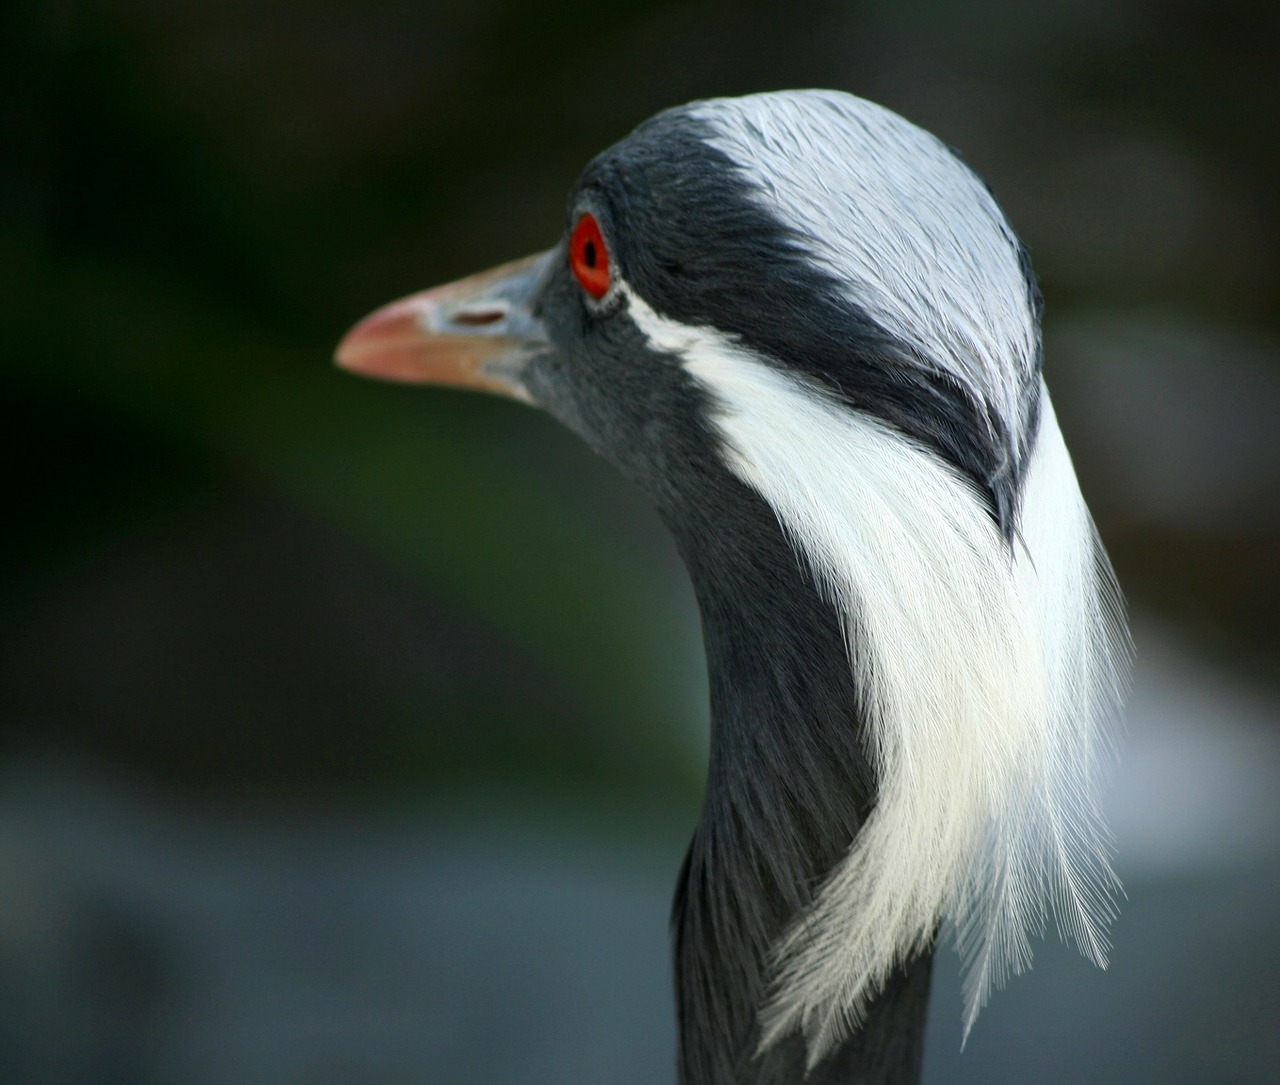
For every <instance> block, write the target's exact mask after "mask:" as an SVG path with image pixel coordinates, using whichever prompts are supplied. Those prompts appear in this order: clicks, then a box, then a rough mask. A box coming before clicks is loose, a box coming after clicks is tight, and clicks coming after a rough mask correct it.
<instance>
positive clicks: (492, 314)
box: [453, 306, 507, 327]
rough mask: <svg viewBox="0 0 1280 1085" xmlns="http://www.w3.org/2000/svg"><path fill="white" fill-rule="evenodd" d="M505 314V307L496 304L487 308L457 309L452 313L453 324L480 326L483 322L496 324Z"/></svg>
mask: <svg viewBox="0 0 1280 1085" xmlns="http://www.w3.org/2000/svg"><path fill="white" fill-rule="evenodd" d="M506 315H507V311H506V309H504V308H501V307H497V306H492V307H490V308H488V309H480V308H476V309H459V310H458V311H457V312H456V313H454V314H453V322H454V323H455V324H467V325H470V326H472V327H481V326H483V325H485V324H496V323H498V321H500V320H501V319H502V318H503V317H505V316H506Z"/></svg>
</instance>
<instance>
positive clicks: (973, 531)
mask: <svg viewBox="0 0 1280 1085" xmlns="http://www.w3.org/2000/svg"><path fill="white" fill-rule="evenodd" d="M628 302H629V306H630V312H631V316H632V319H633V320H635V322H636V324H637V325H638V326H639V327H640V328H641V329H642V330H643V331H644V332H645V334H646V335H647V336H648V337H649V339H650V340H651V341H652V342H653V343H654V344H655V345H656V346H658V347H659V348H660V349H662V350H664V351H666V352H668V353H671V354H673V355H675V356H677V357H679V358H680V359H681V360H682V362H683V364H684V366H685V367H686V369H687V370H688V371H689V372H690V373H691V374H692V375H693V376H694V377H695V378H696V379H697V380H698V381H699V382H700V383H701V384H702V385H703V386H704V387H705V388H706V390H707V391H708V393H709V394H710V397H711V400H712V403H713V418H714V423H715V425H716V426H717V427H718V429H719V432H720V435H721V437H722V439H723V442H724V455H725V458H726V461H727V463H728V465H729V467H730V469H731V470H733V471H734V472H735V473H736V474H737V475H738V476H739V477H740V478H741V479H742V480H743V481H744V482H746V483H748V484H749V485H750V486H752V487H753V488H754V489H755V490H756V491H757V492H759V493H760V494H761V496H763V497H764V499H765V500H766V501H768V502H769V504H770V505H771V506H772V507H773V508H774V510H775V512H776V513H777V515H778V518H779V521H780V523H781V524H782V525H783V527H784V530H785V531H786V532H787V533H788V535H789V537H790V538H791V540H792V543H793V545H794V547H795V550H796V553H797V555H798V557H799V559H800V560H802V561H804V562H807V563H809V565H810V567H811V568H812V570H813V572H814V574H815V578H816V579H817V581H818V582H819V583H820V584H821V585H822V586H823V590H824V591H825V593H826V594H827V595H828V596H829V598H830V599H831V600H832V601H833V602H834V603H836V605H837V606H838V608H839V610H840V613H841V614H842V615H844V619H845V623H846V629H845V632H846V637H847V644H848V651H849V661H850V666H851V667H852V668H853V669H854V673H855V678H856V681H857V684H858V687H859V689H860V690H861V691H862V694H863V696H864V698H865V704H864V705H863V706H861V707H862V708H863V709H864V712H865V715H866V717H867V718H868V719H869V721H870V734H869V736H868V740H869V743H870V746H871V750H870V753H871V756H872V760H873V763H874V765H875V767H876V771H877V777H878V781H879V786H878V795H877V800H876V804H875V807H874V809H873V810H872V812H871V814H870V817H869V818H868V820H867V822H866V824H865V825H864V826H863V829H862V831H861V832H860V833H859V834H858V836H857V838H856V839H855V841H854V843H853V845H852V847H851V848H850V850H849V852H848V854H847V855H846V857H845V859H844V860H843V861H842V862H841V863H840V864H838V866H837V867H836V869H835V870H834V871H833V872H832V873H831V875H830V876H829V878H828V880H827V882H826V884H825V885H824V886H823V887H822V889H821V890H820V892H819V893H818V895H817V898H816V900H815V901H814V903H813V905H812V906H811V908H810V909H809V910H808V911H807V912H806V913H804V914H803V915H802V916H800V917H799V918H798V919H797V920H796V921H795V923H794V924H793V925H792V927H791V928H790V930H788V931H787V932H786V934H785V935H784V936H783V938H782V939H781V941H780V942H779V943H778V945H777V946H776V948H775V953H774V970H775V971H774V982H773V987H772V991H773V994H772V998H771V1000H770V1002H769V1004H768V1005H767V1006H766V1007H765V1009H764V1012H763V1016H762V1021H761V1025H762V1038H763V1039H762V1044H763V1046H768V1045H770V1044H772V1043H774V1042H776V1041H777V1040H778V1039H779V1038H780V1037H782V1036H783V1035H786V1034H788V1033H790V1032H792V1031H795V1030H800V1031H802V1032H803V1034H804V1035H805V1037H806V1039H807V1042H808V1057H809V1062H810V1065H813V1064H816V1063H817V1062H818V1061H819V1060H820V1059H821V1058H822V1057H823V1056H824V1055H825V1054H827V1053H828V1052H829V1051H830V1050H832V1048H833V1047H834V1046H835V1045H836V1044H837V1043H838V1042H839V1041H841V1040H842V1039H844V1038H845V1037H847V1036H848V1035H849V1034H850V1032H851V1031H852V1030H853V1029H854V1028H855V1027H856V1026H857V1024H858V1022H859V1020H860V1018H861V1015H862V1012H863V1010H864V1008H865V1005H866V1003H867V1001H868V999H869V998H870V997H872V996H873V995H874V994H875V993H876V992H877V991H879V990H880V989H881V988H882V987H883V984H884V983H885V981H886V979H887V977H888V976H889V974H890V973H891V971H892V970H893V969H894V968H895V967H896V966H897V965H899V964H901V963H904V962H905V961H907V960H909V959H910V958H911V957H912V956H914V955H915V954H916V953H918V952H920V951H921V950H922V949H923V948H924V947H925V946H927V945H928V944H929V943H930V942H931V941H932V939H933V938H934V936H935V933H936V931H937V929H938V926H939V924H940V923H942V922H944V921H948V920H949V921H951V922H952V923H953V924H954V926H955V929H956V932H957V940H958V944H959V948H960V950H961V953H962V955H963V957H964V960H965V970H966V981H965V982H966V988H965V990H966V1010H965V1025H966V1030H967V1029H968V1028H969V1027H970V1026H971V1025H972V1023H973V1020H974V1018H975V1017H976V1015H977V1012H978V1010H979V1008H980V1007H981V1005H982V1004H983V1003H984V1002H985V1000H986V998H987V995H988V993H989V991H990V989H991V988H992V986H993V985H998V984H999V983H1000V982H1001V981H1002V980H1003V979H1004V977H1005V976H1006V975H1007V974H1008V973H1009V972H1010V971H1013V972H1017V971H1020V970H1021V969H1022V968H1024V967H1025V966H1026V964H1027V963H1028V962H1029V960H1030V956H1031V948H1030V942H1029V935H1030V934H1031V933H1033V932H1036V931H1038V930H1040V929H1041V928H1042V927H1043V924H1044V917H1045V912H1046V907H1047V906H1052V908H1053V910H1054V912H1055V913H1056V915H1057V917H1058V921H1059V925H1060V926H1061V928H1062V930H1063V933H1064V934H1065V935H1067V936H1068V937H1070V938H1072V939H1073V940H1074V941H1076V943H1077V944H1078V945H1079V946H1080V948H1081V950H1082V951H1083V952H1084V953H1085V954H1086V955H1087V956H1089V957H1090V958H1091V959H1093V960H1095V961H1097V962H1098V963H1099V964H1101V963H1104V961H1105V954H1106V948H1107V942H1106V927H1107V924H1108V922H1109V920H1110V918H1111V915H1112V906H1111V903H1110V901H1111V894H1112V891H1113V889H1114V886H1115V880H1114V877H1113V875H1112V874H1111V870H1110V865H1109V861H1108V857H1107V852H1108V846H1107V840H1106V836H1105V833H1104V831H1103V829H1102V825H1101V821H1100V819H1099V817H1098V813H1097V798H1096V787H1095V783H1094V781H1095V777H1096V762H1097V759H1098V740H1097V738H1096V733H1097V732H1096V724H1097V722H1098V721H1099V720H1100V718H1102V717H1104V716H1105V715H1106V713H1107V711H1108V709H1109V706H1111V705H1113V704H1114V703H1115V700H1116V697H1117V691H1118V675H1119V673H1120V670H1119V664H1120V660H1121V658H1122V655H1123V652H1122V650H1121V648H1120V647H1119V640H1118V635H1117V630H1118V628H1119V625H1118V621H1117V618H1116V612H1115V602H1114V600H1115V595H1114V589H1113V588H1112V586H1111V581H1110V578H1109V573H1107V572H1106V567H1105V559H1102V558H1101V554H1100V550H1099V549H1098V548H1097V545H1096V542H1095V539H1094V535H1093V529H1092V525H1091V523H1090V520H1089V517H1088V513H1087V511H1086V509H1085V507H1084V503H1083V500H1082V498H1081V497H1080V493H1079V489H1078V486H1077V485H1076V482H1075V476H1074V472H1073V471H1072V468H1071V464H1070V460H1069V458H1068V457H1067V454H1066V449H1065V446H1064V445H1063V443H1062V440H1061V436H1060V434H1059V432H1058V428H1057V422H1056V419H1055V418H1054V415H1053V412H1052V408H1051V407H1049V406H1048V404H1047V398H1046V405H1045V408H1044V410H1043V413H1042V417H1041V421H1040V427H1039V435H1038V440H1037V442H1036V445H1035V448H1034V454H1033V456H1032V463H1031V466H1030V471H1029V475H1028V479H1027V486H1026V493H1025V501H1026V505H1025V509H1024V515H1023V521H1022V532H1021V536H1020V538H1019V539H1018V540H1017V541H1016V542H1015V543H1014V545H1013V546H1012V547H1011V546H1010V545H1009V543H1008V541H1007V540H1006V539H1005V538H1004V536H1003V535H1002V534H1001V532H1000V531H999V530H998V528H997V526H996V524H995V522H994V521H993V519H992V518H991V516H990V514H989V512H988V510H987V509H986V508H985V507H984V504H983V502H982V501H981V500H980V499H979V496H978V494H977V493H976V491H975V490H974V487H973V485H972V484H971V482H969V481H968V480H967V479H965V478H964V477H963V476H962V475H961V474H960V473H959V472H957V471H956V470H954V469H953V468H951V467H950V466H948V465H946V464H945V463H943V462H942V461H941V460H940V459H939V458H938V457H937V456H935V455H933V454H932V453H931V452H930V451H928V450H926V449H924V448H922V447H920V446H919V445H918V444H917V443H915V442H913V441H911V440H909V439H907V438H905V437H903V436H902V435H901V434H899V433H897V432H895V431H894V430H893V429H891V428H890V427H888V426H886V425H885V424H884V423H883V422H881V421H879V420H877V419H874V418H872V417H869V416H866V415H864V414H862V413H860V412H857V411H850V410H849V409H847V407H845V406H844V405H843V404H839V403H836V402H834V401H832V400H831V399H830V398H829V397H827V396H826V395H825V394H824V393H823V392H821V391H819V390H817V389H815V388H813V387H812V386H810V385H808V384H807V383H806V382H804V381H803V380H801V379H800V378H798V377H796V376H794V375H792V374H789V373H787V372H785V371H782V370H779V369H778V368H777V367H774V366H770V365H768V364H766V363H764V362H762V361H761V360H760V359H758V358H755V357H753V356H751V354H750V353H749V352H748V351H747V350H745V349H743V348H742V347H741V346H740V345H738V344H736V343H734V342H732V341H731V340H729V339H728V338H727V337H725V336H724V335H722V334H721V333H719V332H717V331H716V330H714V329H711V328H705V327H704V328H694V327H690V326H688V325H684V324H679V323H677V322H674V321H670V320H667V319H666V318H664V317H662V316H660V315H659V314H657V313H656V312H654V311H653V310H652V309H651V308H649V307H648V306H647V305H646V304H645V302H644V301H643V300H642V299H640V298H639V297H637V296H635V295H634V294H631V295H630V297H629V299H628Z"/></svg>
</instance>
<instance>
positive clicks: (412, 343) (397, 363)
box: [334, 252, 552, 403]
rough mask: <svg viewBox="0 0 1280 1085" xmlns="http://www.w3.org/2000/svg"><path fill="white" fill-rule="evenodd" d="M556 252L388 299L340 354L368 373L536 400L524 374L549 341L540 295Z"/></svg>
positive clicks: (346, 364)
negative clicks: (538, 309)
mask: <svg viewBox="0 0 1280 1085" xmlns="http://www.w3.org/2000/svg"><path fill="white" fill-rule="evenodd" d="M551 255H552V253H550V252H545V253H539V254H537V255H536V256H530V257H527V258H526V259H524V260H517V261H515V262H514V263H510V264H503V265H502V266H501V267H496V268H493V269H492V270H490V271H484V272H481V273H480V274H479V275H472V276H469V277H468V278H466V279H459V280H458V281H457V282H453V283H449V284H447V285H446V286H437V287H435V288H433V289H431V290H424V291H423V292H422V293H420V294H413V295H410V296H409V297H407V298H401V299H400V300H399V301H394V302H392V303H391V304H390V305H384V306H383V307H382V308H381V309H379V310H377V311H376V312H374V313H372V314H370V315H369V316H367V317H365V318H364V319H363V320H362V321H360V323H359V324H357V325H356V326H355V327H354V328H352V329H351V330H350V331H349V332H347V334H346V335H345V336H344V337H343V339H342V342H341V343H339V344H338V349H337V352H336V354H335V356H334V357H335V361H336V362H337V363H338V365H339V366H341V367H342V368H343V369H346V370H348V371H349V372H352V373H359V374H360V375H362V376H365V377H376V378H378V379H380V380H390V381H401V382H405V383H409V384H441V385H447V386H450V387H454V388H471V389H475V390H479V391H485V392H495V393H497V394H498V395H504V396H511V397H513V398H515V399H519V400H522V401H524V402H525V403H532V402H533V397H532V396H530V395H529V393H528V391H527V390H526V389H525V387H524V385H523V384H522V383H521V379H520V378H521V374H522V372H523V370H524V366H525V363H526V362H527V361H528V359H529V358H530V357H531V356H532V355H534V354H536V353H538V352H539V351H540V350H545V349H546V348H547V346H548V342H547V337H546V333H545V331H544V329H543V327H542V322H541V321H539V320H538V319H537V317H535V316H534V315H533V311H532V301H533V298H534V296H535V295H536V293H537V289H538V287H539V285H540V284H541V282H542V278H543V275H544V273H545V271H546V268H547V263H548V261H549V260H550V258H551Z"/></svg>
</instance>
